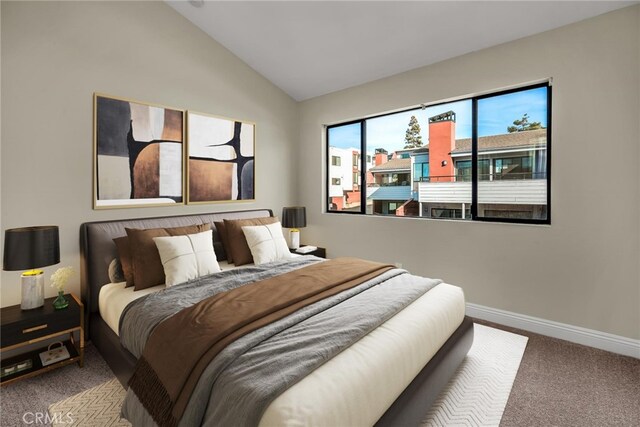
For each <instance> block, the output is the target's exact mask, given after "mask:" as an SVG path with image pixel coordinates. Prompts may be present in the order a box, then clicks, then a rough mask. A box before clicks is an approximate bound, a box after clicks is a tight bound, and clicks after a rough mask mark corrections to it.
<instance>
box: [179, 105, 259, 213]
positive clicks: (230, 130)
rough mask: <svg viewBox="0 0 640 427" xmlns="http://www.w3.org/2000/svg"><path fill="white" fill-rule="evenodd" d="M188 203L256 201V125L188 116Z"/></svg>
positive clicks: (198, 114)
mask: <svg viewBox="0 0 640 427" xmlns="http://www.w3.org/2000/svg"><path fill="white" fill-rule="evenodd" d="M186 118H187V120H186V121H187V126H186V141H187V145H186V155H185V159H186V172H185V186H186V203H187V204H189V205H192V204H211V203H232V202H252V201H255V184H256V181H255V175H256V174H255V167H256V163H255V144H256V124H255V123H254V122H250V121H246V120H238V119H232V118H228V117H223V116H217V115H213V114H208V113H201V112H197V111H192V110H188V111H187V113H186Z"/></svg>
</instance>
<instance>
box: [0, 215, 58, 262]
mask: <svg viewBox="0 0 640 427" xmlns="http://www.w3.org/2000/svg"><path fill="white" fill-rule="evenodd" d="M59 262H60V240H59V238H58V227H57V226H55V225H45V226H39V227H24V228H12V229H9V230H6V231H5V232H4V263H3V267H2V268H3V270H9V271H14V270H31V269H34V268H40V267H46V266H48V265H53V264H57V263H59Z"/></svg>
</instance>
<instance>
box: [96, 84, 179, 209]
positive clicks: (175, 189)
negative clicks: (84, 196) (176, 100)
mask: <svg viewBox="0 0 640 427" xmlns="http://www.w3.org/2000/svg"><path fill="white" fill-rule="evenodd" d="M185 136H186V133H185V110H183V109H179V108H173V107H168V106H164V105H160V104H153V103H148V102H142V101H138V100H134V99H129V98H122V97H116V96H112V95H107V94H104V93H99V92H95V93H94V94H93V153H94V154H93V208H94V209H121V208H141V207H158V206H176V205H184V204H185V200H186V196H185V190H186V185H185V176H186V175H185V167H186V160H185V159H186V148H185V147H186V138H185Z"/></svg>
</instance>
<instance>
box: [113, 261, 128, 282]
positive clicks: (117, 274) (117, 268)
mask: <svg viewBox="0 0 640 427" xmlns="http://www.w3.org/2000/svg"><path fill="white" fill-rule="evenodd" d="M109 280H111V283H119V282H124V281H125V280H126V279H125V278H124V272H123V271H122V265H121V264H120V260H119V259H118V258H114V259H112V260H111V262H110V263H109Z"/></svg>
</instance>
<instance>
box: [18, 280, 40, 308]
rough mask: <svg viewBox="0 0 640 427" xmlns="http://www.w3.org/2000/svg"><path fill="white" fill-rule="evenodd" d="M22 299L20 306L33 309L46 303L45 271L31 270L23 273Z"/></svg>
mask: <svg viewBox="0 0 640 427" xmlns="http://www.w3.org/2000/svg"><path fill="white" fill-rule="evenodd" d="M20 280H21V283H22V301H21V302H20V308H21V309H23V310H31V309H34V308H38V307H42V306H43V305H44V271H42V270H31V271H27V272H25V273H22V276H21V278H20Z"/></svg>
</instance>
